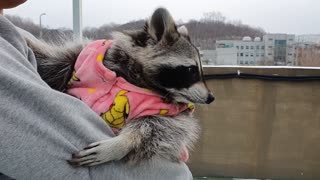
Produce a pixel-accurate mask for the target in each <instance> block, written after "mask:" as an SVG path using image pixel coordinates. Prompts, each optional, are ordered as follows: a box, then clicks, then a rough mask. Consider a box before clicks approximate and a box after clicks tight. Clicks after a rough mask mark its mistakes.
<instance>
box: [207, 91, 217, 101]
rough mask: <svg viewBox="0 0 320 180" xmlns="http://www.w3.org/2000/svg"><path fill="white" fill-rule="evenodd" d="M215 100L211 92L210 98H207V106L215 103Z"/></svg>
mask: <svg viewBox="0 0 320 180" xmlns="http://www.w3.org/2000/svg"><path fill="white" fill-rule="evenodd" d="M214 99H215V98H214V96H213V93H212V92H210V93H209V95H208V97H207V100H206V104H210V103H212V102H213V101H214Z"/></svg>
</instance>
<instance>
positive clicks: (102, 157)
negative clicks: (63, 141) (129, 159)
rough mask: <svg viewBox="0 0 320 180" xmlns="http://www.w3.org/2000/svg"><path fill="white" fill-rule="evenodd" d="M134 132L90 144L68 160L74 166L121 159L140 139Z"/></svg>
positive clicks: (92, 164)
mask: <svg viewBox="0 0 320 180" xmlns="http://www.w3.org/2000/svg"><path fill="white" fill-rule="evenodd" d="M133 137H134V134H132V135H129V136H128V135H127V134H120V135H119V136H116V137H114V138H111V139H108V140H104V141H99V142H95V143H92V144H90V145H89V146H87V147H86V148H84V149H83V150H82V151H80V152H78V153H75V154H72V159H71V160H69V161H68V162H69V163H70V164H71V165H73V166H94V165H98V164H102V163H105V162H109V161H113V160H120V159H122V158H123V157H124V156H126V155H127V154H128V153H129V152H130V151H131V149H132V148H133V146H134V144H137V143H139V142H136V141H139V139H137V138H133Z"/></svg>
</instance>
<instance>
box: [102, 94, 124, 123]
mask: <svg viewBox="0 0 320 180" xmlns="http://www.w3.org/2000/svg"><path fill="white" fill-rule="evenodd" d="M127 92H128V91H125V90H121V91H119V92H118V93H117V95H116V97H115V98H114V101H113V103H112V106H111V108H110V110H109V111H107V112H106V113H104V114H102V115H101V117H102V118H103V119H104V120H105V121H106V122H107V123H108V124H109V126H110V127H112V128H117V129H119V128H122V127H123V126H124V125H125V123H126V118H127V117H128V115H129V112H130V104H129V100H128V98H127V97H126V96H125V94H126V93H127Z"/></svg>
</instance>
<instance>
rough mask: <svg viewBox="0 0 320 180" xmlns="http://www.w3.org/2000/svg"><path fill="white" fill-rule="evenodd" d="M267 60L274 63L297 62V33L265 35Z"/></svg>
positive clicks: (294, 63) (288, 63)
mask: <svg viewBox="0 0 320 180" xmlns="http://www.w3.org/2000/svg"><path fill="white" fill-rule="evenodd" d="M263 40H264V43H265V55H266V60H269V61H270V60H271V61H272V60H273V61H274V65H282V66H286V65H287V66H292V65H296V62H295V55H294V54H295V53H294V52H295V35H288V34H267V35H264V36H263Z"/></svg>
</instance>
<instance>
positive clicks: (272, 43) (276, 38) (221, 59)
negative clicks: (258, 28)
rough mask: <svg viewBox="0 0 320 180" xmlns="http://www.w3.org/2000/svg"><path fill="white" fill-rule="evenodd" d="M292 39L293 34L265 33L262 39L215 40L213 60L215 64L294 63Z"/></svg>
mask: <svg viewBox="0 0 320 180" xmlns="http://www.w3.org/2000/svg"><path fill="white" fill-rule="evenodd" d="M294 39H295V36H294V35H287V34H266V35H264V36H263V38H262V39H261V38H260V37H256V38H254V39H252V38H251V37H244V38H243V39H242V40H221V41H217V42H216V56H215V57H213V59H214V60H213V62H216V63H215V64H217V65H222V64H223V65H296V62H295V56H294V52H295V47H294V46H295V41H294ZM266 63H267V64H266Z"/></svg>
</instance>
